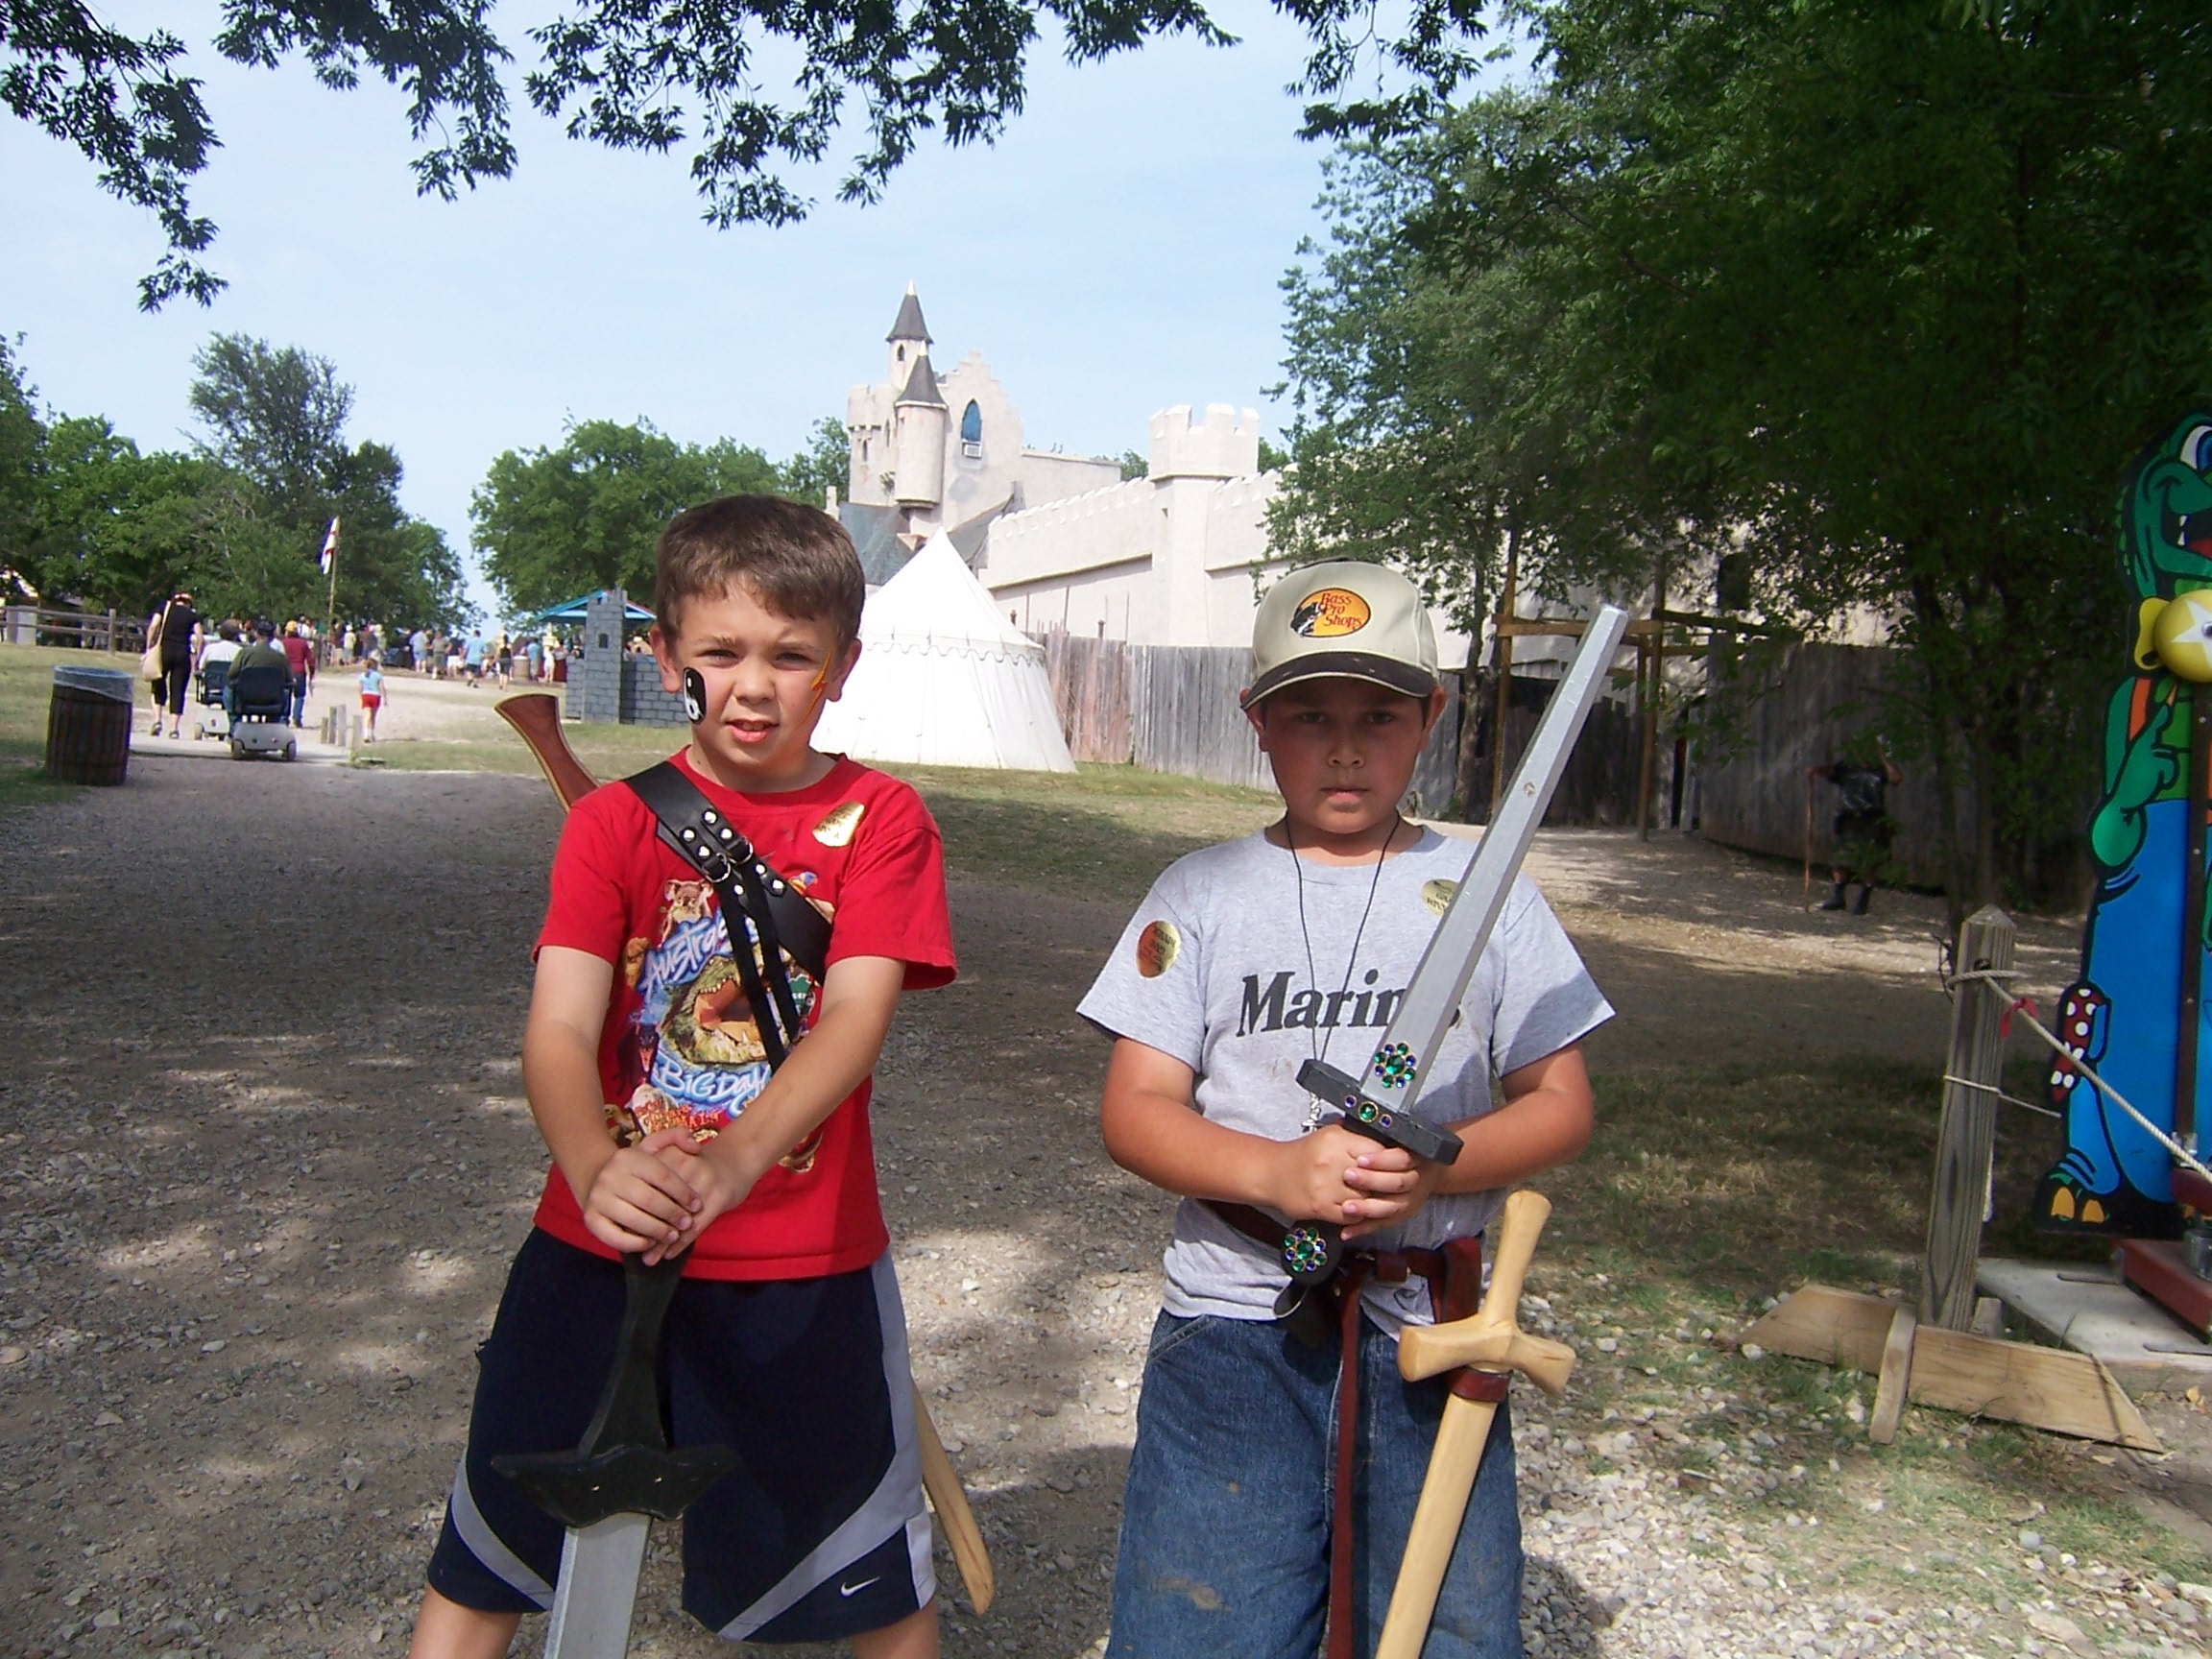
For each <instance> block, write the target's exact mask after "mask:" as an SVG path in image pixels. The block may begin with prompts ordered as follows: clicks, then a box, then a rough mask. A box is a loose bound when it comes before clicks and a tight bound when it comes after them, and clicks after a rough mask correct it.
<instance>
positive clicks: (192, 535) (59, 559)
mask: <svg viewBox="0 0 2212 1659" xmlns="http://www.w3.org/2000/svg"><path fill="white" fill-rule="evenodd" d="M242 483H243V480H239V479H237V478H236V477H235V475H234V474H232V473H231V472H230V471H229V469H227V468H226V467H224V465H223V464H222V463H221V462H219V461H215V460H211V459H209V458H207V457H205V456H197V455H176V454H166V453H161V452H158V451H156V453H154V454H151V455H147V454H141V453H140V452H139V449H138V445H136V444H135V443H133V442H132V440H130V439H129V438H125V437H123V436H121V435H120V434H118V433H117V432H116V431H115V429H114V427H113V426H111V425H109V424H108V421H104V420H101V419H100V418H98V417H97V416H79V417H71V418H64V419H61V420H58V421H55V422H54V423H53V425H52V427H51V428H50V429H49V430H48V432H47V436H46V444H45V448H44V454H43V457H42V469H41V478H40V484H41V491H40V501H39V521H40V522H39V534H38V539H37V550H38V561H39V576H40V581H41V584H42V586H43V587H44V589H45V590H46V591H47V592H48V593H50V594H52V595H54V597H55V599H56V601H57V602H60V601H61V600H63V599H64V598H65V599H67V600H71V601H75V602H76V603H78V604H82V605H84V606H87V607H90V608H92V609H95V610H97V609H104V608H106V607H108V606H112V607H113V608H115V609H116V610H118V611H122V612H125V613H129V614H132V615H144V614H145V613H147V612H149V611H151V610H152V609H153V608H154V606H155V605H156V604H157V603H158V602H159V601H160V600H161V598H162V597H164V596H165V595H167V594H169V593H172V592H175V591H176V590H177V589H178V588H179V587H180V586H190V587H192V588H193V589H194V591H195V592H196V593H198V592H200V591H201V589H204V588H206V587H207V582H206V580H205V578H206V576H207V575H208V573H209V560H208V554H209V551H210V542H209V541H208V538H207V534H206V531H207V525H208V522H209V520H210V517H211V515H212V514H213V512H214V507H213V503H214V502H215V501H216V500H217V499H218V498H219V497H220V496H222V495H223V493H225V492H226V491H227V490H228V489H231V488H234V487H235V486H237V485H239V484H242ZM203 596H204V597H205V595H203Z"/></svg>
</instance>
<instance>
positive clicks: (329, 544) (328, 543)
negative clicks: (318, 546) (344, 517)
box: [323, 518, 338, 576]
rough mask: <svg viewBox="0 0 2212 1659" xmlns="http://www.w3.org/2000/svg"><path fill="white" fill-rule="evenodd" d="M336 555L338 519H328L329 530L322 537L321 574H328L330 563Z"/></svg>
mask: <svg viewBox="0 0 2212 1659" xmlns="http://www.w3.org/2000/svg"><path fill="white" fill-rule="evenodd" d="M337 557H338V520H337V519H335V518H333V519H331V520H330V530H329V533H328V534H327V535H325V537H324V538H323V574H324V575H325V576H327V575H329V574H330V565H331V563H332V562H333V561H334V560H335V559H336V558H337Z"/></svg>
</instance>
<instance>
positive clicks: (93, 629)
mask: <svg viewBox="0 0 2212 1659" xmlns="http://www.w3.org/2000/svg"><path fill="white" fill-rule="evenodd" d="M0 640H5V641H6V642H7V643H9V644H11V645H76V646H80V647H82V648H83V649H84V650H87V651H128V652H130V653H131V654H132V656H136V655H137V654H138V653H139V652H140V651H142V650H144V649H145V645H146V625H145V624H144V623H143V622H139V621H135V620H133V619H132V618H131V617H129V616H119V615H117V614H116V613H114V612H112V611H108V612H106V613H102V612H98V611H57V610H53V609H51V608H49V607H47V606H43V605H10V606H6V607H4V608H0Z"/></svg>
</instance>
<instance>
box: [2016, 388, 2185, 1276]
mask: <svg viewBox="0 0 2212 1659" xmlns="http://www.w3.org/2000/svg"><path fill="white" fill-rule="evenodd" d="M2120 554H2121V565H2122V573H2123V575H2124V576H2125V578H2126V580H2127V582H2128V588H2129V590H2130V593H2131V595H2132V596H2133V598H2134V600H2135V602H2136V603H2135V613H2134V615H2133V617H2132V618H2131V619H2130V620H2131V622H2132V624H2133V636H2134V643H2133V650H2132V652H2131V658H2132V661H2131V668H2132V672H2130V673H2129V674H2128V677H2127V678H2126V679H2124V680H2123V681H2121V683H2120V685H2119V686H2118V688H2117V689H2115V690H2114V692H2113V693H2112V701H2111V703H2110V705H2109V707H2108V709H2107V710H2106V714H2105V722H2104V800H2103V802H2102V803H2101V804H2100V805H2099V806H2098V808H2097V812H2096V816H2095V817H2094V818H2092V819H2091V820H2090V825H2089V846H2090V852H2091V854H2092V855H2093V856H2094V857H2095V859H2096V863H2097V873H2098V883H2097V889H2096V893H2095V895H2094V897H2093V898H2092V900H2091V902H2090V908H2089V923H2088V927H2087V929H2086V930H2085V932H2084V935H2083V939H2082V946H2081V974H2080V978H2079V979H2077V980H2076V981H2075V982H2074V984H2072V985H2071V986H2069V987H2068V988H2067V990H2066V992H2065V994H2064V996H2063V997H2062V998H2060V1002H2059V1009H2058V1025H2057V1030H2058V1035H2059V1036H2060V1037H2061V1038H2062V1039H2063V1040H2064V1041H2065V1042H2066V1043H2067V1044H2068V1045H2070V1046H2073V1047H2074V1048H2076V1049H2078V1050H2080V1052H2081V1054H2082V1055H2083V1056H2084V1057H2085V1058H2086V1059H2087V1060H2088V1062H2089V1064H2090V1065H2091V1066H2093V1067H2094V1068H2096V1070H2098V1072H2099V1073H2100V1074H2101V1075H2102V1076H2104V1078H2105V1079H2106V1081H2108V1082H2109V1083H2110V1084H2111V1086H2112V1087H2113V1088H2114V1089H2116V1090H2118V1091H2120V1092H2121V1093H2122V1094H2125V1095H2127V1097H2128V1100H2129V1101H2130V1102H2132V1103H2133V1104H2134V1105H2135V1107H2136V1108H2137V1109H2138V1110H2140V1111H2141V1112H2142V1113H2143V1114H2144V1115H2145V1116H2146V1117H2148V1118H2151V1119H2152V1121H2153V1122H2155V1123H2157V1124H2158V1125H2159V1126H2160V1127H2161V1128H2164V1129H2166V1130H2168V1131H2169V1132H2172V1131H2173V1129H2174V1121H2175V1115H2176V1114H2175V1107H2176V1103H2177V1102H2186V1103H2187V1106H2188V1108H2189V1110H2188V1111H2187V1112H2186V1113H2185V1114H2184V1115H2183V1116H2184V1121H2183V1124H2182V1133H2183V1135H2184V1136H2185V1137H2186V1136H2187V1135H2189V1134H2190V1133H2191V1132H2193V1130H2194V1127H2195V1118H2197V1117H2198V1116H2200V1112H2201V1105H2202V1102H2203V1098H2204V1095H2203V1087H2204V1085H2203V1081H2202V1077H2203V1062H2204V1059H2205V1057H2206V1056H2207V1053H2208V1052H2212V1042H2206V1041H2205V1034H2206V1033H2205V1022H2204V1010H2203V998H2202V997H2201V996H2200V995H2199V994H2198V993H2199V991H2200V988H2201V987H2202V985H2203V981H2204V972H2203V969H2204V960H2205V950H2206V935H2205V926H2204V924H2205V918H2204V916H2203V915H2202V914H2201V905H2202V893H2203V887H2202V883H2201V874H2200V880H2199V882H2198V883H2196V884H2195V885H2196V888H2197V893H2196V897H2197V901H2198V904H2199V909H2200V913H2199V914H2198V915H2197V916H2195V917H2194V918H2192V919H2191V921H2190V922H2188V923H2187V924H2185V923H2184V921H2183V915H2184V912H2185V910H2186V909H2187V908H2188V907H2189V900H2190V897H2191V895H2190V888H2191V886H2192V883H2191V882H2190V880H2189V866H2190V862H2191V856H2190V855H2191V853H2192V851H2194V852H2195V854H2196V858H2197V862H2198V865H2199V869H2200V873H2201V870H2202V863H2203V858H2204V839H2205V838H2204V833H2203V829H2202V823H2203V820H2202V818H2201V817H2200V819H2199V824H2198V830H2197V833H2196V834H2195V835H2194V836H2192V835H2191V832H2190V830H2191V826H2190V821H2189V820H2190V810H2191V805H2190V804H2191V802H2192V800H2194V801H2196V802H2197V803H2199V805H2198V806H2197V810H2198V812H2199V813H2200V814H2201V813H2202V812H2203V811H2204V806H2203V805H2202V803H2203V802H2204V800H2205V795H2206V788H2205V778H2204V769H2205V768H2204V758H2203V749H2204V744H2203V742H2202V740H2201V738H2199V739H2197V740H2193V738H2192V733H2193V732H2196V733H2207V732H2212V719H2200V717H2199V714H2198V709H2197V702H2198V700H2199V699H2200V698H2202V699H2205V700H2206V702H2207V704H2208V707H2207V709H2206V710H2205V712H2206V714H2207V715H2212V414H2197V415H2192V416H2190V417H2189V418H2188V419H2186V420H2184V421H2180V422H2179V423H2177V424H2176V426H2174V427H2173V428H2172V429H2171V430H2170V431H2169V432H2168V433H2167V434H2166V436H2165V437H2164V438H2162V439H2161V440H2160V441H2159V442H2158V443H2156V444H2154V445H2152V446H2151V448H2150V449H2148V450H2147V451H2145V452H2144V454H2143V456H2142V457H2141V458H2140V459H2139V460H2138V461H2137V462H2136V463H2135V465H2134V467H2133V468H2132V469H2129V471H2128V479H2127V482H2126V483H2125V484H2124V485H2123V486H2122V487H2121V493H2120ZM2193 749H2194V750H2195V751H2197V758H2196V760H2195V762H2194V763H2193V762H2192V758H2191V755H2192V750H2193ZM2192 958H2194V960H2193V961H2192ZM2191 1004H2194V1007H2193V1009H2192V1013H2193V1018H2192V1019H2190V1020H2189V1021H2188V1022H2186V1023H2187V1024H2188V1025H2191V1026H2194V1030H2193V1031H2185V1029H2184V1023H2185V1022H2184V1018H2183V1009H2184V1007H2185V1006H2189V1005H2191ZM2185 1037H2186V1038H2188V1039H2189V1040H2188V1041H2184V1038H2185ZM2184 1073H2186V1075H2184ZM2049 1090H2050V1097H2051V1101H2052V1104H2053V1105H2055V1106H2056V1107H2058V1108H2059V1109H2060V1110H2061V1111H2063V1112H2064V1113H2065V1116H2066V1142H2067V1144H2066V1153H2065V1156H2063V1157H2062V1158H2060V1159H2059V1160H2058V1162H2057V1164H2056V1165H2055V1166H2053V1167H2052V1168H2051V1169H2050V1170H2049V1171H2048V1172H2047V1173H2046V1174H2045V1175H2044V1177H2043V1179H2042V1182H2041V1183H2040V1185H2039V1186H2038V1187H2037V1189H2036V1194H2035V1222H2036V1225H2037V1226H2039V1227H2041V1228H2043V1229H2044V1230H2046V1231H2054V1232H2074V1233H2107V1234H2112V1235H2114V1236H2125V1237H2129V1238H2170V1237H2172V1236H2173V1235H2174V1234H2175V1233H2176V1232H2177V1231H2178V1229H2179V1220H2180V1214H2179V1211H2178V1209H2177V1208H2176V1205H2175V1202H2174V1184H2173V1178H2172V1161H2171V1159H2170V1157H2169V1156H2168V1154H2167V1152H2166V1150H2165V1149H2164V1148H2163V1147H2162V1146H2160V1145H2159V1144H2158V1143H2157V1142H2155V1141H2153V1140H2152V1138H2151V1136H2150V1135H2148V1134H2147V1133H2145V1132H2144V1130H2143V1128H2142V1126H2141V1125H2139V1124H2138V1123H2136V1122H2135V1121H2134V1120H2133V1119H2132V1118H2129V1117H2128V1115H2127V1114H2126V1113H2125V1112H2123V1111H2122V1110H2121V1109H2120V1108H2119V1107H2118V1106H2116V1105H2114V1104H2112V1103H2111V1102H2109V1101H2107V1100H2106V1099H2105V1098H2104V1095H2103V1094H2102V1092H2100V1091H2099V1090H2098V1088H2097V1087H2096V1085H2094V1084H2093V1083H2091V1082H2090V1081H2089V1080H2088V1079H2087V1078H2086V1077H2083V1076H2081V1075H2080V1073H2079V1072H2078V1071H2076V1070H2074V1069H2073V1068H2072V1067H2071V1066H2070V1065H2069V1064H2067V1062H2065V1061H2064V1060H2058V1061H2056V1062H2055V1063H2054V1064H2053V1067H2052V1070H2051V1074H2050V1078H2049Z"/></svg>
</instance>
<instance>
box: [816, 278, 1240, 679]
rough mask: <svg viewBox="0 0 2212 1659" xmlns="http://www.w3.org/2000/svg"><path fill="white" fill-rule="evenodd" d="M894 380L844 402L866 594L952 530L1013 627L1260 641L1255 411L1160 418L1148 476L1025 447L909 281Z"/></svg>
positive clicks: (897, 327) (992, 383) (984, 378)
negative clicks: (948, 348)
mask: <svg viewBox="0 0 2212 1659" xmlns="http://www.w3.org/2000/svg"><path fill="white" fill-rule="evenodd" d="M886 344H887V345H888V346H889V348H890V355H889V362H888V365H887V373H886V375H885V377H884V379H883V380H882V381H880V382H878V384H876V385H873V386H855V387H854V388H853V390H852V392H851V394H850V395H849V396H848V397H847V398H846V403H845V428H846V433H847V435H848V437H849V438H850V440H851V443H852V463H851V469H850V472H849V476H848V489H847V493H846V499H845V501H844V502H843V503H841V504H840V506H839V509H838V517H840V518H841V519H842V520H843V521H844V523H845V526H846V528H847V529H848V530H850V531H851V532H852V533H853V539H854V541H855V542H856V543H857V544H858V545H859V548H860V553H861V561H862V563H863V564H864V565H866V566H867V569H868V579H869V581H870V583H871V584H880V583H882V582H884V581H887V580H888V579H889V578H890V576H891V574H892V573H893V572H894V571H895V570H897V569H898V567H899V566H900V565H902V564H904V562H905V561H906V559H907V558H909V557H911V556H912V554H913V552H914V550H915V549H916V548H918V547H920V546H921V545H922V543H923V542H924V541H927V540H928V538H929V536H930V535H931V534H932V533H933V532H935V531H938V530H943V531H945V532H946V533H947V534H948V535H949V536H950V538H951V540H952V543H953V545H954V546H956V547H958V548H959V549H960V552H961V555H962V557H964V558H965V559H966V560H967V561H968V563H969V565H970V566H971V567H973V568H974V571H975V574H976V575H977V576H978V577H979V578H980V579H981V580H982V583H983V585H984V587H985V588H987V589H989V590H990V592H991V595H992V597H993V598H994V599H996V600H997V601H998V605H999V607H1000V608H1001V609H1002V610H1003V611H1004V612H1005V613H1006V614H1007V616H1008V617H1009V619H1011V620H1012V621H1013V622H1015V623H1016V624H1017V625H1019V626H1020V627H1021V628H1022V629H1023V630H1025V631H1026V632H1028V633H1031V634H1038V635H1042V634H1044V633H1046V632H1047V631H1049V630H1051V629H1054V628H1064V629H1066V630H1068V631H1069V632H1070V633H1074V634H1087V635H1091V636H1094V637H1099V638H1107V639H1126V640H1129V641H1131V642H1132V643H1135V644H1141V645H1238V646H1241V645H1248V644H1249V643H1250V642H1251V639H1252V616H1253V613H1254V611H1255V609H1256V608H1257V604H1258V598H1257V589H1256V584H1255V577H1256V576H1257V575H1258V572H1259V570H1260V568H1261V567H1262V565H1265V564H1266V563H1267V562H1268V554H1267V531H1266V523H1265V512H1266V506H1267V503H1268V501H1269V500H1271V499H1272V498H1273V496H1274V494H1275V493H1276V491H1277V489H1278V488H1279V487H1280V482H1281V481H1280V478H1279V476H1278V475H1277V474H1275V473H1272V472H1262V471H1261V469H1260V416H1259V414H1258V412H1257V411H1256V410H1252V409H1242V410H1239V409H1236V408H1233V407H1231V406H1230V405H1228V404H1225V403H1214V404H1210V405H1208V407H1207V409H1206V412H1205V414H1204V415H1203V416H1198V417H1195V418H1194V417H1193V415H1192V413H1191V409H1190V405H1189V404H1187V403H1184V404H1177V405H1175V406H1174V407H1172V408H1169V409H1163V410H1162V411H1160V412H1159V413H1158V414H1156V415H1154V416H1153V417H1152V419H1151V421H1150V443H1149V446H1148V450H1147V455H1146V460H1147V462H1148V465H1149V471H1148V473H1147V475H1146V476H1144V477H1142V478H1130V479H1124V478H1123V477H1122V476H1121V468H1120V464H1119V463H1118V462H1116V461H1109V460H1102V459H1099V458H1097V457H1094V456H1088V455H1063V454H1060V453H1058V452H1056V451H1047V450H1040V449H1032V448H1029V447H1028V446H1027V445H1026V444H1025V443H1024V441H1023V437H1022V416H1021V413H1020V412H1019V411H1018V410H1017V409H1016V408H1015V407H1014V404H1013V402H1012V400H1011V399H1009V398H1008V397H1007V396H1006V393H1005V390H1004V389H1003V388H1002V387H1000V385H999V384H998V376H997V375H995V374H993V373H991V368H990V365H989V364H987V363H986V362H985V361H984V360H983V357H982V354H981V353H980V352H975V351H971V352H970V353H969V354H968V355H967V356H966V357H964V358H962V359H961V360H960V363H959V365H958V366H957V367H956V368H954V369H953V370H951V371H950V373H947V374H945V375H943V376H942V377H940V376H939V375H938V373H936V371H935V369H934V368H933V367H932V366H931V364H930V361H929V347H930V344H931V342H930V338H929V328H928V325H926V323H925V322H924V321H923V319H922V303H921V301H920V300H919V299H917V298H916V296H915V293H914V290H913V288H912V286H911V285H909V286H908V288H907V290H906V296H905V298H904V300H902V301H901V302H900V306H899V316H898V319H897V320H896V321H895V322H894V323H893V324H892V325H891V332H890V334H889V335H888V336H886Z"/></svg>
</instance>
